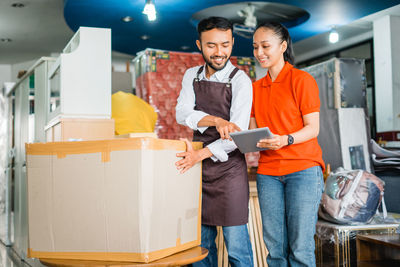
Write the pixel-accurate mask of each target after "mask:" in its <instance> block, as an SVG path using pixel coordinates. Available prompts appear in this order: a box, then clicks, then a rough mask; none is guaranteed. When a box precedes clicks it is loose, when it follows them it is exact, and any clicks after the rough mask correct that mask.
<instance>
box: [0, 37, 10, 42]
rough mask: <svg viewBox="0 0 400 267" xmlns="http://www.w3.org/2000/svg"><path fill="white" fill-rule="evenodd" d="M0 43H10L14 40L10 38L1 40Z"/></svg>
mask: <svg viewBox="0 0 400 267" xmlns="http://www.w3.org/2000/svg"><path fill="white" fill-rule="evenodd" d="M0 41H2V42H3V43H9V42H11V41H12V40H11V39H10V38H1V39H0Z"/></svg>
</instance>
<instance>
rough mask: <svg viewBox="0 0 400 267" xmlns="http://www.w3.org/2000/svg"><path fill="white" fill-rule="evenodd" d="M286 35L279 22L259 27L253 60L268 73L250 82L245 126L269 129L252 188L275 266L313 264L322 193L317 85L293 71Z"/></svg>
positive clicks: (255, 34) (297, 71) (270, 265)
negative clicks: (250, 99)
mask: <svg viewBox="0 0 400 267" xmlns="http://www.w3.org/2000/svg"><path fill="white" fill-rule="evenodd" d="M291 45H292V43H291V39H290V36H289V32H288V31H287V29H286V28H285V27H283V26H282V25H281V24H279V23H266V24H262V25H260V26H259V27H258V28H257V29H256V31H255V32H254V36H253V47H254V56H255V58H256V59H257V60H258V61H259V62H260V65H261V67H263V68H267V69H268V73H267V75H266V76H265V77H264V78H262V79H260V80H258V81H256V82H254V83H253V107H252V113H251V119H250V128H252V129H254V128H257V127H269V128H270V130H271V132H272V133H273V134H274V137H273V138H272V139H263V140H260V141H259V143H258V144H257V146H259V147H262V148H267V149H268V150H265V151H262V152H261V156H260V160H259V165H258V170H257V189H258V197H259V202H260V208H261V216H262V222H263V236H264V242H265V244H266V246H267V249H268V251H269V254H268V257H267V262H268V266H269V267H274V266H280V267H282V266H292V267H294V266H315V255H314V247H315V244H314V234H315V225H316V222H317V211H318V205H319V202H320V199H321V194H322V190H323V178H322V171H323V169H324V162H323V160H322V151H321V148H320V146H319V145H318V141H317V136H318V133H319V107H320V101H319V96H318V86H317V83H316V82H315V80H314V78H313V77H312V76H311V75H310V74H308V73H307V72H304V71H301V70H298V69H296V68H294V67H293V65H292V64H293V54H292V47H291Z"/></svg>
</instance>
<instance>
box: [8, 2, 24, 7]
mask: <svg viewBox="0 0 400 267" xmlns="http://www.w3.org/2000/svg"><path fill="white" fill-rule="evenodd" d="M11 6H12V7H15V8H21V7H24V6H25V5H24V4H22V3H14V4H12V5H11Z"/></svg>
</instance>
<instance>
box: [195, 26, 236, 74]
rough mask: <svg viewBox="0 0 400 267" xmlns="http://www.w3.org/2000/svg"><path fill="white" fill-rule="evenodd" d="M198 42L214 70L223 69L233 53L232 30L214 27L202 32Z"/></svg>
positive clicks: (206, 60)
mask: <svg viewBox="0 0 400 267" xmlns="http://www.w3.org/2000/svg"><path fill="white" fill-rule="evenodd" d="M196 44H197V47H198V48H199V50H200V51H201V53H202V55H203V58H204V60H205V62H206V63H207V65H208V66H209V67H210V68H212V70H214V71H213V72H215V71H218V70H221V69H223V68H224V67H225V65H226V63H227V62H228V60H229V58H230V57H231V54H232V47H233V38H232V31H231V30H226V31H224V30H219V29H212V30H209V31H206V32H202V33H201V36H200V40H197V41H196ZM209 70H210V69H209Z"/></svg>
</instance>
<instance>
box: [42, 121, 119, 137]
mask: <svg viewBox="0 0 400 267" xmlns="http://www.w3.org/2000/svg"><path fill="white" fill-rule="evenodd" d="M114 131H115V123H114V119H86V118H57V119H55V120H53V121H51V122H50V123H49V125H47V126H46V129H45V132H46V142H62V141H76V140H81V141H83V140H103V139H112V138H114Z"/></svg>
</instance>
